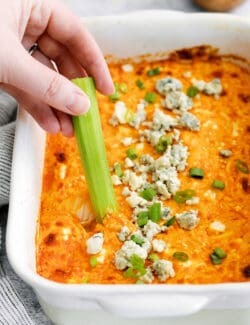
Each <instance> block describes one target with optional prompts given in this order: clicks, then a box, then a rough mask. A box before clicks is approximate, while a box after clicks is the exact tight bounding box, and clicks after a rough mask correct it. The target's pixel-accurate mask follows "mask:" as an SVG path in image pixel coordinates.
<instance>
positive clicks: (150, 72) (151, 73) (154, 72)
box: [147, 67, 161, 77]
mask: <svg viewBox="0 0 250 325" xmlns="http://www.w3.org/2000/svg"><path fill="white" fill-rule="evenodd" d="M160 73H161V69H160V68H159V67H157V68H153V69H150V70H148V71H147V76H149V77H153V76H156V75H158V74H160Z"/></svg>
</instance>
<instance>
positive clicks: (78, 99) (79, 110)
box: [67, 92, 90, 115]
mask: <svg viewBox="0 0 250 325" xmlns="http://www.w3.org/2000/svg"><path fill="white" fill-rule="evenodd" d="M89 107H90V101H89V98H88V97H87V96H86V95H84V94H83V93H80V92H75V93H74V95H73V99H72V101H71V103H69V104H68V105H67V108H68V110H69V111H70V112H71V113H72V114H75V115H80V114H84V113H87V111H88V110H89Z"/></svg>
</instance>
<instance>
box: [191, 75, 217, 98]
mask: <svg viewBox="0 0 250 325" xmlns="http://www.w3.org/2000/svg"><path fill="white" fill-rule="evenodd" d="M192 84H193V86H195V87H196V88H198V90H199V91H202V92H204V93H205V94H207V95H220V94H221V93H222V90H223V88H222V84H221V81H220V79H213V80H212V81H209V82H206V81H204V80H196V79H192Z"/></svg>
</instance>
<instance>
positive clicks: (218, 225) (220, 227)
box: [210, 221, 226, 232]
mask: <svg viewBox="0 0 250 325" xmlns="http://www.w3.org/2000/svg"><path fill="white" fill-rule="evenodd" d="M210 228H211V229H212V230H215V231H220V232H223V231H225V229H226V226H225V225H224V223H222V222H220V221H213V222H212V223H210Z"/></svg>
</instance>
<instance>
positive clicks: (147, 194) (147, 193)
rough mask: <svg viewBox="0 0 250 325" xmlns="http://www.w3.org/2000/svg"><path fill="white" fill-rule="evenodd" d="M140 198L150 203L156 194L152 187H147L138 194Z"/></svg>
mask: <svg viewBox="0 0 250 325" xmlns="http://www.w3.org/2000/svg"><path fill="white" fill-rule="evenodd" d="M140 196H141V197H143V198H144V199H145V200H147V201H152V200H153V198H154V197H155V196H156V192H155V190H154V189H153V188H152V187H148V188H146V189H145V190H143V191H142V192H141V193H140Z"/></svg>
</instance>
